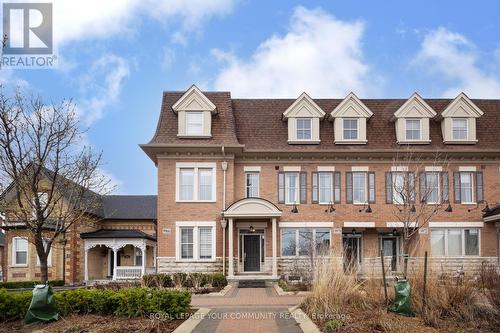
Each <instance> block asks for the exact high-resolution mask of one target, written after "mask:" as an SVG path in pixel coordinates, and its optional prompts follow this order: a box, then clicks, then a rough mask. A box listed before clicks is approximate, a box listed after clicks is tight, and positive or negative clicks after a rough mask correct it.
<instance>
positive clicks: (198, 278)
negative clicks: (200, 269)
mask: <svg viewBox="0 0 500 333" xmlns="http://www.w3.org/2000/svg"><path fill="white" fill-rule="evenodd" d="M189 281H191V286H192V287H193V288H194V289H200V287H202V286H203V285H204V284H205V283H206V281H207V279H206V276H205V275H204V274H203V273H189Z"/></svg>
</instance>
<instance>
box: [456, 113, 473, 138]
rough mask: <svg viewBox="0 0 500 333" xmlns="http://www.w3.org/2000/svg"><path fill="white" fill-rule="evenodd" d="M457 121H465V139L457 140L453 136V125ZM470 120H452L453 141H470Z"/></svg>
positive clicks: (459, 118)
mask: <svg viewBox="0 0 500 333" xmlns="http://www.w3.org/2000/svg"><path fill="white" fill-rule="evenodd" d="M455 120H465V131H466V132H465V139H456V138H455V137H454V135H453V123H454V122H455ZM469 137H470V135H469V118H462V117H455V118H451V140H452V141H469Z"/></svg>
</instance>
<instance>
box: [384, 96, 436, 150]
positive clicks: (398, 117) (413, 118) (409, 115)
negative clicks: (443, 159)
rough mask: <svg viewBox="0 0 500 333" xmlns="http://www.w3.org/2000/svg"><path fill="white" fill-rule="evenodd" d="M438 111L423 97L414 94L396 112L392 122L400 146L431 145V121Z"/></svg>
mask: <svg viewBox="0 0 500 333" xmlns="http://www.w3.org/2000/svg"><path fill="white" fill-rule="evenodd" d="M435 116H436V111H434V109H433V108H431V107H430V106H429V104H427V103H426V102H425V101H424V100H423V99H422V97H420V96H419V95H418V94H417V93H414V94H413V95H412V96H411V97H410V98H408V99H407V100H406V102H404V103H403V105H401V107H400V108H399V109H398V110H397V111H396V112H394V116H393V117H392V119H391V121H393V122H394V123H395V125H396V138H397V142H398V143H399V144H429V143H430V142H431V140H430V135H429V123H430V119H431V118H434V117H435Z"/></svg>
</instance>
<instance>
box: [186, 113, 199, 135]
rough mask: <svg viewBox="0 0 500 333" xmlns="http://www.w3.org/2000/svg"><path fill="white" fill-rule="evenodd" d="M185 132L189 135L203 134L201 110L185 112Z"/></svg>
mask: <svg viewBox="0 0 500 333" xmlns="http://www.w3.org/2000/svg"><path fill="white" fill-rule="evenodd" d="M186 134H187V135H189V136H201V135H203V112H198V111H189V112H186Z"/></svg>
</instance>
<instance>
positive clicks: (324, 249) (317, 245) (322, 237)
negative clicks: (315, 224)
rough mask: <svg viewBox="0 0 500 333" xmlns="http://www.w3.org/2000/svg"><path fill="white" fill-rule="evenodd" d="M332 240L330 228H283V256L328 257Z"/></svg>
mask: <svg viewBox="0 0 500 333" xmlns="http://www.w3.org/2000/svg"><path fill="white" fill-rule="evenodd" d="M330 239H331V238H330V229H329V228H281V255H282V256H284V257H296V256H310V255H327V254H328V252H329V250H330Z"/></svg>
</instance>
